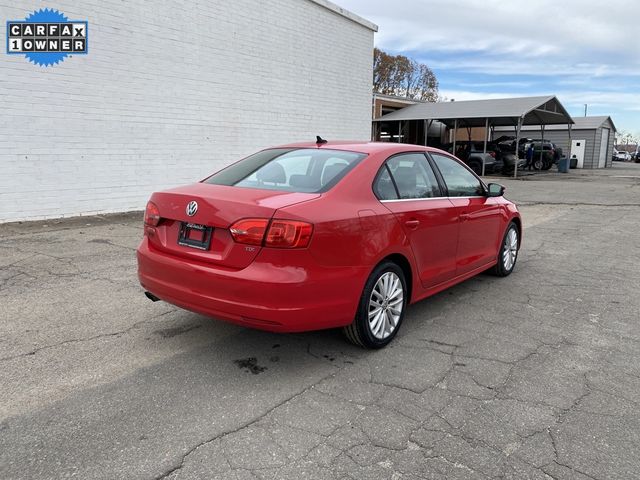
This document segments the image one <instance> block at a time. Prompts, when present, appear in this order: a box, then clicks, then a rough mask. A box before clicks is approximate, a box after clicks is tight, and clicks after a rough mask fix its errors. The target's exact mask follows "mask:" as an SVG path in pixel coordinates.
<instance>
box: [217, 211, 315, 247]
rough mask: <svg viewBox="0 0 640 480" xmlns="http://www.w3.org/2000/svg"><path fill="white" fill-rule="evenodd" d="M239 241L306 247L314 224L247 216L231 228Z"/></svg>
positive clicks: (232, 233) (274, 245) (254, 243)
mask: <svg viewBox="0 0 640 480" xmlns="http://www.w3.org/2000/svg"><path fill="white" fill-rule="evenodd" d="M229 231H230V232H231V236H232V237H233V239H234V240H235V241H236V242H237V243H244V244H248V245H264V246H265V247H277V248H304V247H306V246H308V245H309V242H310V241H311V233H312V232H313V225H311V224H310V223H307V222H299V221H296V220H273V221H272V222H271V224H269V220H268V219H266V218H246V219H244V220H240V221H238V222H236V223H234V224H233V225H231V227H230V228H229Z"/></svg>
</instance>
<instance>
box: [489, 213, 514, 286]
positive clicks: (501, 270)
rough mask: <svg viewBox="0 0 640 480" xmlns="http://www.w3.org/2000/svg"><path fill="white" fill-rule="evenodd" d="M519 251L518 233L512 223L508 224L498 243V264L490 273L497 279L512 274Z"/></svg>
mask: <svg viewBox="0 0 640 480" xmlns="http://www.w3.org/2000/svg"><path fill="white" fill-rule="evenodd" d="M519 249H520V231H519V230H518V227H517V225H516V224H515V223H514V222H511V223H509V226H508V227H507V231H506V232H505V234H504V237H502V242H500V249H499V250H498V263H496V265H495V266H494V267H493V268H492V269H491V273H492V274H493V275H495V276H497V277H506V276H508V275H510V274H511V272H513V268H514V267H515V266H516V261H517V260H518V250H519Z"/></svg>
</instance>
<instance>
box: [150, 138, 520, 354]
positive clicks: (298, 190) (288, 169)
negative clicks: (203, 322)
mask: <svg viewBox="0 0 640 480" xmlns="http://www.w3.org/2000/svg"><path fill="white" fill-rule="evenodd" d="M503 192H504V188H503V187H502V186H501V185H498V184H495V183H490V184H488V185H486V184H485V183H484V182H483V181H482V180H481V179H480V178H478V177H477V176H476V175H475V174H474V173H473V172H472V171H471V170H470V169H469V168H467V167H466V166H465V165H464V164H463V163H462V162H460V161H459V160H458V159H457V158H455V157H453V156H451V155H450V154H448V153H446V152H443V151H440V150H437V149H434V148H429V147H421V146H417V145H405V144H394V143H358V142H349V143H347V142H331V143H327V142H326V141H324V140H321V139H318V143H303V144H292V145H286V146H281V147H275V148H270V149H267V150H263V151H261V152H258V153H256V154H255V155H252V156H250V157H247V158H245V159H244V160H240V161H239V162H237V163H235V164H233V165H231V166H229V167H227V168H225V169H223V170H221V171H219V172H218V173H215V174H213V175H212V176H210V177H209V178H207V179H205V180H202V181H201V182H199V183H195V184H193V185H188V186H185V187H179V188H174V189H171V190H166V191H163V192H156V193H154V194H153V195H152V196H151V199H150V201H149V203H148V204H147V209H146V212H145V218H144V223H145V227H144V238H143V240H142V243H141V244H140V246H139V248H138V275H139V278H140V283H141V284H142V286H143V287H144V289H145V290H146V295H147V296H148V297H149V298H150V299H152V300H154V301H155V300H158V299H160V300H164V301H166V302H169V303H172V304H174V305H177V306H179V307H182V308H185V309H188V310H192V311H194V312H198V313H202V314H204V315H209V316H213V317H218V318H221V319H225V320H228V321H231V322H234V323H238V324H240V325H245V326H248V327H253V328H259V329H264V330H271V331H276V332H300V331H304V330H317V329H324V328H334V327H343V328H344V331H345V333H346V335H347V337H348V339H349V340H351V341H352V342H354V343H356V344H358V345H361V346H364V347H369V348H380V347H383V346H384V345H386V344H387V343H389V342H390V341H391V339H392V338H393V337H394V336H395V335H396V333H397V332H398V329H399V327H400V325H401V323H402V319H403V317H404V314H405V311H406V307H407V305H408V304H410V303H413V302H417V301H418V300H421V299H423V298H425V297H428V296H430V295H433V294H435V293H437V292H439V291H441V290H443V289H445V288H447V287H450V286H452V285H454V284H456V283H459V282H461V281H463V280H465V279H467V278H469V277H471V276H473V275H476V274H478V273H480V272H483V271H485V270H489V269H491V270H492V271H493V273H495V274H496V275H498V276H506V275H509V274H510V273H511V271H512V270H513V268H514V266H515V263H516V258H517V255H518V250H519V247H520V242H521V237H522V223H521V219H520V214H519V213H518V210H517V208H516V206H515V205H514V204H513V203H511V202H509V201H508V200H506V199H505V198H504V197H503Z"/></svg>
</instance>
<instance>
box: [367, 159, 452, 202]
mask: <svg viewBox="0 0 640 480" xmlns="http://www.w3.org/2000/svg"><path fill="white" fill-rule="evenodd" d="M373 190H374V193H375V194H376V196H377V197H378V198H379V199H380V200H393V199H398V198H400V199H413V198H415V199H420V198H432V197H439V196H440V195H441V192H440V186H439V185H438V180H437V179H436V176H435V174H434V173H433V170H432V169H431V166H430V165H429V163H428V162H427V159H426V158H425V156H424V155H423V154H422V153H406V154H402V155H396V156H394V157H391V158H390V159H389V160H387V162H386V164H385V166H384V167H383V169H382V170H381V171H380V173H379V174H378V176H377V177H376V180H375V182H374V186H373Z"/></svg>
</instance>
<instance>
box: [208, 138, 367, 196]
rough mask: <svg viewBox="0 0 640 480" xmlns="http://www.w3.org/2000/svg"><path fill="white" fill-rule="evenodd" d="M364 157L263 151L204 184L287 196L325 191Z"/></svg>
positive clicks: (327, 152)
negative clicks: (281, 193) (278, 193)
mask: <svg viewBox="0 0 640 480" xmlns="http://www.w3.org/2000/svg"><path fill="white" fill-rule="evenodd" d="M364 157H366V154H364V153H357V152H347V151H342V150H331V149H315V148H299V149H271V150H263V151H262V152H258V153H256V154H255V155H251V156H250V157H247V158H245V159H244V160H240V161H239V162H237V163H234V164H233V165H230V166H229V167H227V168H225V169H224V170H221V171H220V172H218V173H215V174H213V175H212V176H211V177H209V178H207V179H206V180H205V181H204V182H205V183H212V184H214V185H227V186H236V187H244V188H259V189H264V190H280V191H287V192H308V193H320V192H325V191H327V190H329V189H330V188H331V187H333V186H334V185H335V184H336V183H338V182H339V181H340V179H341V178H342V177H344V176H345V175H346V173H347V172H348V171H349V170H351V169H352V168H353V167H354V166H355V165H357V164H358V162H360V161H361V160H362V159H363V158H364Z"/></svg>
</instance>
